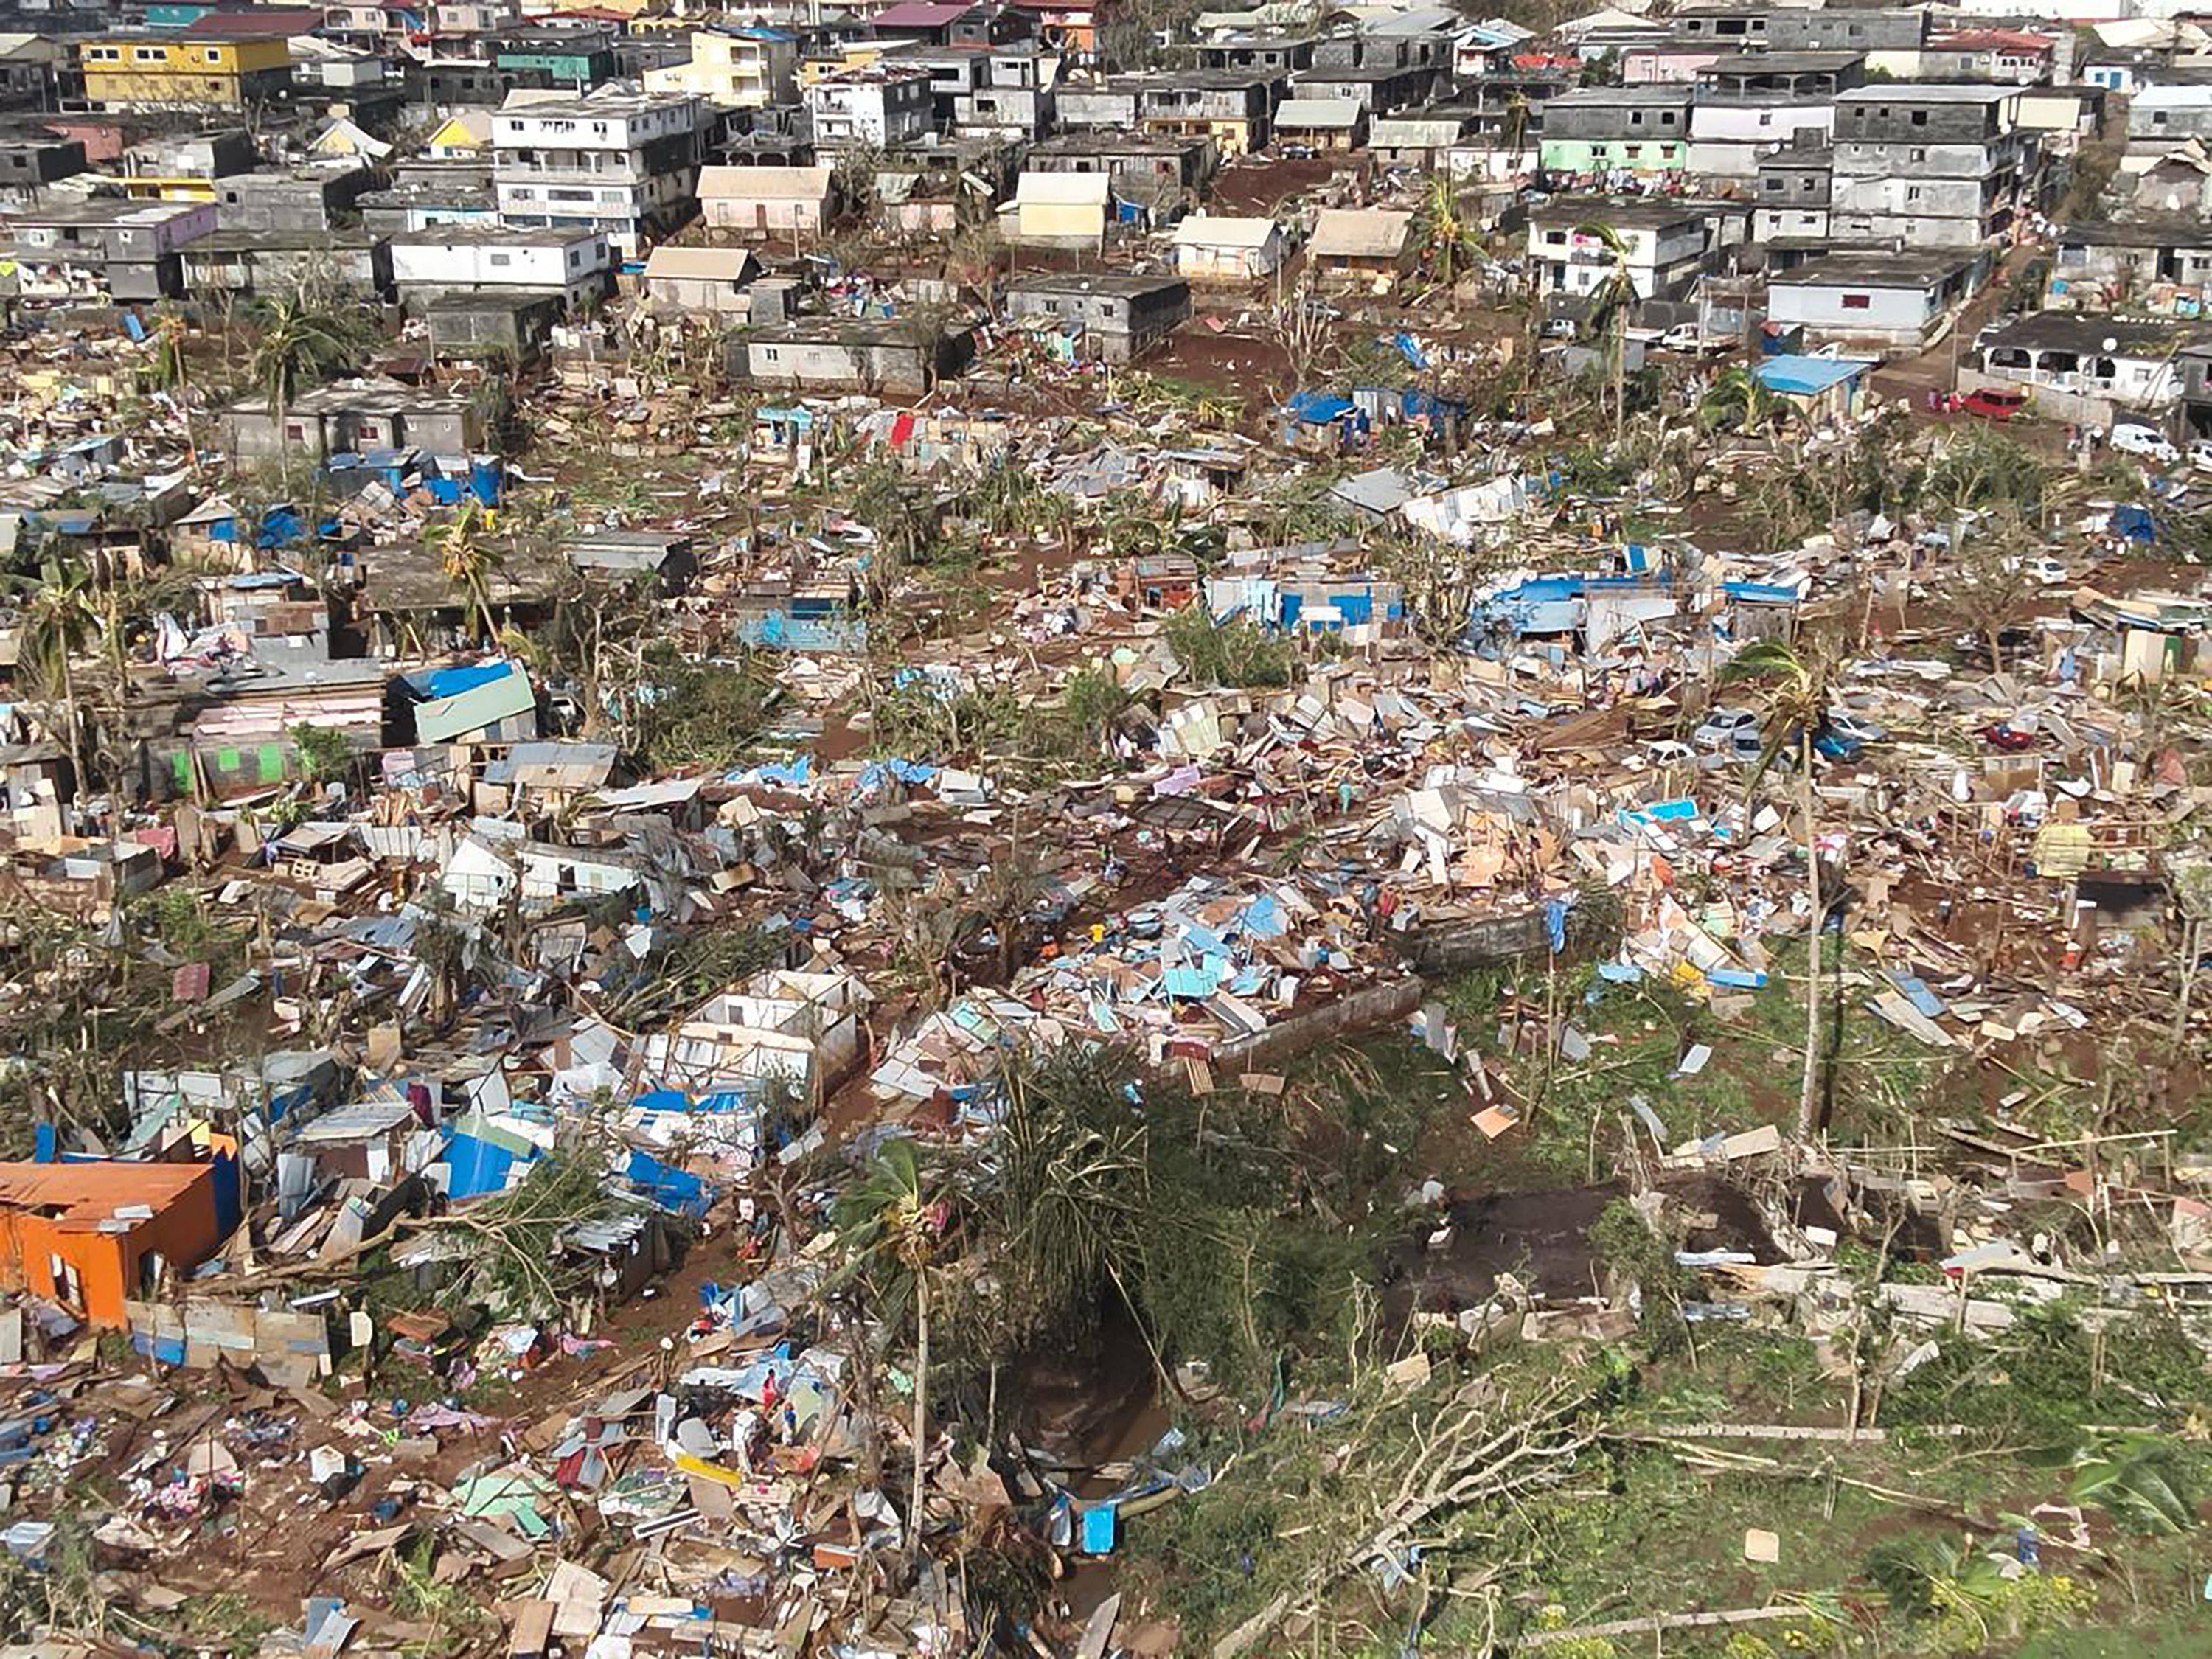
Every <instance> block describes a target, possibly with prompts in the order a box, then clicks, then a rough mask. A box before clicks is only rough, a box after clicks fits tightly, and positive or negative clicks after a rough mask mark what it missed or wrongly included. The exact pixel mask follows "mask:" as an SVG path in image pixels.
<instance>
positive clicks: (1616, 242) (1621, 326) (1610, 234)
mask: <svg viewBox="0 0 2212 1659" xmlns="http://www.w3.org/2000/svg"><path fill="white" fill-rule="evenodd" d="M1575 234H1576V235H1577V236H1587V237H1589V239H1590V240H1592V241H1595V243H1596V244H1597V245H1598V246H1600V247H1601V248H1603V249H1604V250H1605V251H1606V253H1607V256H1608V257H1609V258H1610V259H1611V260H1612V264H1611V266H1610V268H1609V269H1608V270H1607V271H1606V274H1605V275H1604V276H1602V277H1601V278H1600V279H1599V281H1598V284H1597V286H1596V287H1595V288H1594V289H1591V290H1590V293H1589V307H1590V313H1589V319H1590V326H1591V327H1592V328H1593V329H1607V328H1609V329H1610V330H1611V331H1612V333H1613V441H1614V442H1615V443H1619V442H1620V428H1621V424H1622V422H1624V421H1625V420H1626V418H1627V410H1628V313H1629V312H1630V311H1631V310H1632V309H1633V308H1634V307H1635V304H1636V301H1637V293H1636V282H1635V279H1634V278H1633V277H1632V276H1630V275H1629V270H1628V244H1627V243H1626V241H1624V240H1621V234H1620V232H1619V231H1617V230H1615V229H1614V228H1613V227H1612V226H1611V225H1601V224H1587V225H1577V226H1576V227H1575Z"/></svg>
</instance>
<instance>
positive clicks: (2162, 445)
mask: <svg viewBox="0 0 2212 1659" xmlns="http://www.w3.org/2000/svg"><path fill="white" fill-rule="evenodd" d="M2112 447H2113V448H2114V449H2116V450H2118V452H2119V453H2121V454H2123V455H2140V456H2142V458H2143V459H2145V460H2150V461H2156V462H2158V463H2159V465H2161V466H2172V465H2173V464H2174V463H2175V462H2176V461H2178V460H2179V459H2181V452H2180V451H2179V449H2176V448H2175V447H2173V440H2172V439H2171V438H2169V437H2167V436H2166V434H2164V433H2163V432H2160V431H2159V430H2158V429H2157V428H2155V427H2148V426H2115V427H2114V428H2112Z"/></svg>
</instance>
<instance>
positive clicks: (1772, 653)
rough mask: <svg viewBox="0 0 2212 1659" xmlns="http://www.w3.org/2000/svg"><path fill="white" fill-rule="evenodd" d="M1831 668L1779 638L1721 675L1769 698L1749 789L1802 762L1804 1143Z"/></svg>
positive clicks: (1809, 1112)
mask: <svg viewBox="0 0 2212 1659" xmlns="http://www.w3.org/2000/svg"><path fill="white" fill-rule="evenodd" d="M1830 669H1831V665H1830V664H1829V662H1828V660H1827V659H1826V658H1825V657H1824V656H1822V655H1820V653H1818V652H1816V651H1807V652H1802V653H1801V652H1799V651H1797V650H1796V649H1795V648H1794V647H1791V646H1790V645H1788V644H1786V643H1784V641H1780V640H1759V641H1755V642H1754V643H1753V644H1750V645H1747V646H1746V647H1744V648H1743V649H1742V650H1741V652H1739V653H1736V657H1735V660H1734V661H1733V662H1731V663H1729V665H1728V666H1727V667H1726V668H1724V669H1723V670H1722V671H1721V674H1720V683H1721V684H1723V685H1731V684H1737V685H1740V684H1755V685H1759V686H1760V687H1762V688H1764V690H1765V705H1766V706H1765V719H1764V721H1763V725H1764V726H1765V738H1766V740H1765V745H1764V746H1763V747H1762V748H1761V750H1760V751H1759V764H1758V766H1757V767H1756V768H1755V769H1753V773H1752V776H1751V781H1750V785H1749V787H1750V788H1754V789H1755V788H1757V787H1758V786H1759V780H1760V779H1761V778H1763V777H1765V775H1766V773H1767V771H1768V770H1769V769H1771V767H1772V766H1773V764H1774V763H1775V762H1776V761H1778V760H1779V759H1781V758H1782V757H1783V756H1784V754H1786V753H1789V752H1790V750H1796V760H1797V789H1798V808H1799V811H1801V812H1802V814H1803V816H1804V820H1805V896H1806V897H1807V898H1808V900H1810V901H1811V902H1812V908H1813V922H1812V926H1811V927H1810V928H1808V930H1807V935H1806V946H1805V1070H1804V1076H1803V1078H1802V1080H1801V1082H1800V1085H1799V1088H1798V1094H1797V1138H1798V1139H1801V1140H1809V1139H1811V1138H1812V1135H1813V1131H1814V1127H1816V1124H1817V1121H1818V1111H1817V1107H1818V1093H1819V1091H1818V1085H1817V1083H1816V1079H1817V1076H1818V1073H1819V1068H1820V929H1821V926H1822V923H1823V922H1824V921H1825V920H1826V912H1825V911H1824V910H1823V908H1822V907H1821V902H1820V839H1819V828H1818V823H1817V821H1816V817H1815V809H1814V794H1813V742H1814V738H1815V736H1817V735H1818V733H1819V732H1820V727H1821V725H1822V723H1823V722H1824V721H1826V719H1827V717H1828V681H1829V673H1830Z"/></svg>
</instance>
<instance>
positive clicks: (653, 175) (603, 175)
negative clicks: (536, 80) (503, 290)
mask: <svg viewBox="0 0 2212 1659" xmlns="http://www.w3.org/2000/svg"><path fill="white" fill-rule="evenodd" d="M712 121H713V112H712V111H711V110H710V109H709V108H708V104H707V102H706V100H704V99H702V98H696V97H693V96H692V95H690V94H687V93H647V94H610V93H599V94H592V96H589V97H585V98H574V99H563V100H560V101H559V102H557V103H546V104H527V105H524V106H520V107H519V108H513V109H502V110H501V111H500V112H498V113H497V114H495V115H494V116H493V117H492V124H491V143H492V188H493V191H494V192H495V195H496V196H497V197H498V201H499V215H500V218H501V221H502V222H505V223H507V225H510V226H514V227H518V228H571V229H588V230H597V231H600V232H603V233H604V234H605V236H606V238H607V240H609V241H610V242H611V243H613V244H614V246H615V247H616V248H617V250H619V251H620V252H622V253H623V255H624V256H625V257H629V256H634V255H635V254H637V253H639V252H641V251H642V250H643V248H644V246H645V244H646V243H647V242H648V241H651V240H655V239H657V238H659V237H662V236H665V235H666V234H669V233H670V232H671V231H673V230H675V229H677V228H678V227H680V226H682V225H683V224H684V222H686V221H687V220H689V219H690V217H691V216H692V215H693V214H694V213H695V212H696V210H697V209H698V200H697V185H698V182H699V162H700V159H701V157H702V155H703V154H704V153H705V148H706V141H707V134H708V127H709V126H710V125H711V124H712Z"/></svg>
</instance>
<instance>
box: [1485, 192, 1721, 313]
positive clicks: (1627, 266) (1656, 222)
mask: <svg viewBox="0 0 2212 1659" xmlns="http://www.w3.org/2000/svg"><path fill="white" fill-rule="evenodd" d="M1598 226H1603V227H1605V228H1607V229H1609V230H1610V231H1612V233H1613V240H1616V241H1618V242H1619V243H1620V253H1619V254H1618V255H1617V256H1616V255H1615V253H1614V252H1613V249H1612V248H1611V247H1610V246H1607V243H1606V240H1605V239H1604V238H1603V237H1602V236H1599V235H1596V234H1593V232H1594V230H1595V227H1598ZM1704 254H1705V220H1704V218H1703V217H1702V216H1700V215H1699V213H1698V211H1697V210H1695V209H1694V208H1687V207H1678V206H1675V205H1674V204H1670V203H1666V202H1642V201H1613V200H1608V199H1607V198H1605V197H1573V196H1562V197H1558V198H1556V199H1554V200H1553V201H1552V202H1550V203H1547V204H1546V205H1545V206H1543V207H1541V208H1538V209H1535V210H1532V211H1531V212H1530V213H1529V215H1528V260H1529V269H1530V270H1532V271H1533V272H1534V274H1535V277H1536V283H1537V287H1538V288H1539V289H1540V290H1541V292H1543V293H1544V294H1546V295H1565V296H1568V297H1570V298H1573V299H1583V298H1586V297H1587V296H1588V295H1590V294H1592V293H1594V292H1595V291H1596V289H1598V288H1600V287H1601V285H1603V284H1604V283H1606V282H1607V280H1608V279H1610V278H1611V276H1612V275H1613V269H1614V266H1615V264H1619V265H1620V267H1621V268H1622V269H1623V270H1626V273H1627V276H1628V282H1629V286H1630V287H1631V288H1632V289H1635V291H1636V297H1637V298H1638V299H1639V300H1650V299H1662V300H1673V299H1679V298H1680V297H1681V296H1682V295H1685V294H1686V293H1687V292H1688V291H1689V289H1690V287H1691V285H1692V283H1695V282H1696V280H1697V276H1698V270H1699V263H1700V261H1701V260H1702V258H1704Z"/></svg>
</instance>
